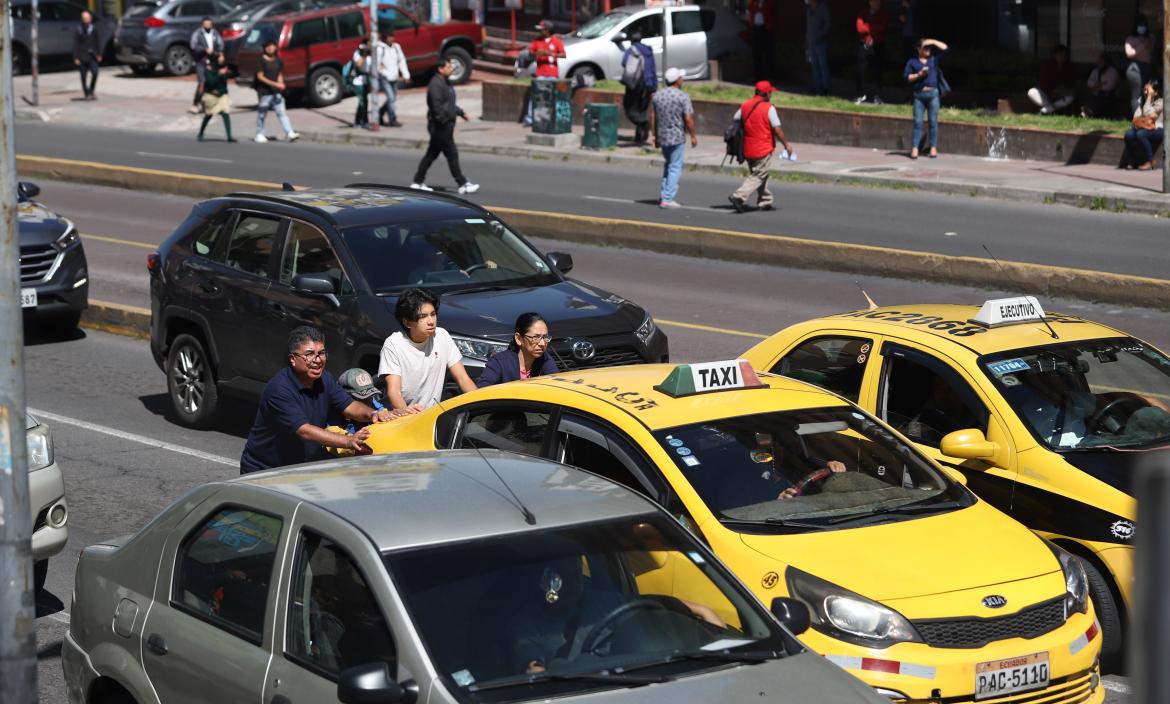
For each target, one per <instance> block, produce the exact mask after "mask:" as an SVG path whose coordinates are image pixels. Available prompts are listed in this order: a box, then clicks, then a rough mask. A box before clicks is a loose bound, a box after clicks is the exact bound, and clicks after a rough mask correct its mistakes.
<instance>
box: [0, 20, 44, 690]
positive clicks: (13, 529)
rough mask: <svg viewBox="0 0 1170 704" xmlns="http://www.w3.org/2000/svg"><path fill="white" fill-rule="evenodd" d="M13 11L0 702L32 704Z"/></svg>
mask: <svg viewBox="0 0 1170 704" xmlns="http://www.w3.org/2000/svg"><path fill="white" fill-rule="evenodd" d="M10 12H11V6H10V3H9V0H0V704H34V703H35V702H36V700H37V661H36V619H35V617H36V614H35V612H34V611H33V594H32V576H33V571H32V546H31V542H30V541H31V538H32V515H31V513H30V511H29V505H28V502H29V495H28V456H27V454H26V452H27V449H26V448H25V435H24V432H25V415H24V414H25V410H24V330H23V325H24V323H23V320H22V314H21V311H20V307H19V305H18V304H17V301H18V300H20V298H19V294H20V238H19V234H18V232H17V220H16V162H15V159H16V157H15V153H16V144H15V141H14V139H13V134H12V129H13V126H14V118H13V93H12V30H11V25H10V24H9V22H8V21H7V18H8V17H10V14H9V13H10ZM34 16H35V15H34ZM33 61H34V62H35V61H36V50H35V49H34V51H33ZM33 65H34V66H35V65H36V64H35V63H34V64H33Z"/></svg>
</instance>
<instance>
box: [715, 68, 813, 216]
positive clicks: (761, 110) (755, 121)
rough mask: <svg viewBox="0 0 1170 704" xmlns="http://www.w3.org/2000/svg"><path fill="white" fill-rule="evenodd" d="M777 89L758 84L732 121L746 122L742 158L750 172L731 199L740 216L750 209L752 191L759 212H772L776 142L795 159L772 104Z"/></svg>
mask: <svg viewBox="0 0 1170 704" xmlns="http://www.w3.org/2000/svg"><path fill="white" fill-rule="evenodd" d="M775 90H776V89H775V88H773V87H772V84H771V83H769V82H768V81H760V82H759V83H757V84H756V94H755V96H753V97H752V98H751V99H750V100H748V101H747V102H746V103H744V104H743V105H741V106H740V108H739V110H737V111H736V112H735V117H734V118H732V119H735V120H740V121H742V122H743V156H744V158H745V159H747V165H748V169H749V170H750V171H751V173H750V174H749V175H748V177H747V180H746V181H744V182H743V185H742V186H740V187H739V189H738V190H736V192H735V193H732V194H731V195H730V196H728V199H729V200H730V201H731V205H732V207H734V208H735V212H737V213H742V212H744V211H745V210H747V199H748V198H750V197H751V195H752V193H753V192H755V193H757V194H758V205H759V208H760V210H771V209H772V192H771V191H769V190H768V170H769V168H770V167H771V165H772V153H773V152H775V151H776V141H777V140H779V141H780V143H781V144H783V145H784V150H785V152H787V154H788V155H790V158H793V159H795V158H796V155H795V153H794V152H793V151H792V145H790V144H789V143H788V139H787V138H786V137H785V136H784V130H783V129H781V127H780V114H779V113H778V112H776V106H775V105H773V104H772V93H773V92H775Z"/></svg>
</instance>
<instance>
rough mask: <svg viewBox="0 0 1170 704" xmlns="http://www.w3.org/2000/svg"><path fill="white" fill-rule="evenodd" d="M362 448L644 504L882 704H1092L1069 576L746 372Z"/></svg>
mask: <svg viewBox="0 0 1170 704" xmlns="http://www.w3.org/2000/svg"><path fill="white" fill-rule="evenodd" d="M368 443H369V445H370V446H371V447H372V448H373V450H374V451H375V452H379V453H390V452H401V451H407V450H421V449H436V448H437V449H442V448H494V449H499V450H508V451H512V452H517V453H522V454H528V455H536V456H541V457H545V458H549V459H554V460H557V461H560V462H563V463H565V464H569V465H575V466H577V467H580V468H583V469H586V470H589V471H591V472H593V473H595V474H597V475H600V476H603V477H605V478H608V479H611V480H614V481H617V482H618V483H621V484H624V485H626V486H628V487H630V488H632V489H634V490H636V491H639V492H642V493H643V494H645V495H647V496H649V497H650V498H652V499H653V500H655V501H657V502H658V503H659V504H660V505H662V506H663V507H665V508H666V509H667V510H668V511H669V512H670V513H671V514H673V515H674V516H675V517H677V518H678V519H679V521H680V522H682V524H683V525H685V526H686V527H687V528H688V529H690V530H691V531H692V532H694V534H695V535H697V536H699V537H700V538H701V539H703V540H704V541H706V542H707V544H709V545H710V546H711V548H712V549H713V550H714V552H715V554H716V555H718V556H719V557H720V558H721V559H722V560H723V561H724V562H725V563H726V564H727V565H728V566H729V567H730V568H731V569H732V571H733V572H735V573H736V574H737V575H738V576H739V577H740V578H741V579H742V580H743V581H744V583H746V584H747V585H748V586H749V587H750V588H751V589H752V590H753V591H754V592H755V594H756V595H757V596H759V597H760V599H761V600H762V601H763V602H764V603H766V604H767V603H771V602H772V600H773V599H774V598H776V597H791V598H795V599H798V600H800V601H802V602H804V603H805V604H806V605H807V606H808V608H809V611H810V613H811V621H812V628H811V629H810V630H808V631H807V632H806V633H805V634H804V635H803V636H802V640H803V641H804V642H805V643H806V645H808V646H809V647H810V648H811V649H813V650H814V651H816V652H818V653H821V654H823V655H825V656H826V657H827V658H828V659H829V660H831V661H832V662H834V663H836V664H838V665H840V666H841V667H843V668H845V669H846V670H847V671H849V672H851V673H852V674H854V675H856V676H858V677H860V678H861V679H862V680H864V681H865V682H866V683H868V684H869V685H871V686H872V687H874V688H875V689H877V691H878V692H880V693H881V694H883V695H885V696H887V697H888V698H890V699H892V700H896V701H905V702H938V701H945V702H972V701H980V702H994V703H997V704H998V703H1005V704H1006V703H1007V702H1012V703H1017V702H1034V701H1037V702H1038V701H1043V702H1045V703H1046V704H1066V703H1071V702H1101V701H1103V700H1104V688H1103V687H1102V686H1101V683H1100V678H1099V671H1098V663H1097V659H1098V654H1099V651H1100V646H1101V638H1100V635H1099V632H1100V631H1099V625H1098V623H1097V621H1096V618H1095V615H1094V612H1093V609H1092V606H1091V604H1090V603H1089V599H1088V584H1087V580H1086V577H1085V573H1084V571H1083V570H1082V569H1081V563H1080V562H1079V561H1077V560H1076V559H1075V558H1074V557H1072V556H1071V555H1070V554H1069V553H1067V552H1065V551H1064V550H1061V549H1060V548H1057V547H1055V546H1054V545H1052V544H1051V543H1048V542H1046V541H1044V540H1042V539H1040V538H1039V537H1037V536H1036V535H1035V534H1034V533H1032V532H1031V531H1029V530H1028V529H1027V528H1025V527H1024V526H1022V525H1020V524H1019V523H1017V522H1016V521H1013V520H1011V519H1010V518H1008V517H1007V516H1004V515H1003V514H1002V513H1001V512H1000V511H998V510H997V509H995V508H994V507H992V506H991V505H989V504H988V503H986V502H984V501H981V500H979V499H978V498H977V497H976V496H974V495H973V494H972V493H971V492H969V491H968V490H967V489H966V488H965V487H964V486H963V485H962V483H961V482H960V481H956V479H955V477H954V476H952V475H951V474H949V473H948V472H946V471H944V470H942V469H941V468H940V467H939V466H938V465H936V464H934V463H933V462H931V461H930V460H929V458H927V457H925V456H924V455H923V454H922V453H920V452H918V451H917V450H915V449H914V448H913V446H912V445H910V444H909V443H907V442H906V441H905V440H904V439H903V438H901V437H900V436H898V435H897V434H896V433H894V432H893V431H891V430H890V428H889V427H888V426H887V425H885V424H884V423H882V422H880V421H878V420H877V419H875V418H874V417H873V416H872V415H870V414H868V413H865V412H864V411H862V410H861V409H859V408H858V407H857V406H855V405H854V404H851V403H849V402H847V401H845V400H843V399H841V398H840V397H838V396H836V395H833V394H831V393H827V392H825V391H823V390H821V389H818V388H816V387H814V386H812V385H809V384H805V383H802V382H798V381H794V380H791V379H785V378H783V377H780V376H776V375H770V374H757V373H756V372H755V371H754V370H753V369H752V367H751V366H750V365H749V364H747V362H745V361H743V360H731V361H726V362H707V363H702V364H690V365H679V366H670V365H639V366H631V367H615V368H609V369H594V370H588V371H581V372H566V373H561V374H556V375H550V376H542V377H539V378H536V379H531V380H528V381H520V382H513V383H509V384H502V385H499V386H493V387H488V388H485V389H480V390H478V391H475V392H473V393H469V394H465V395H463V396H459V397H456V398H453V399H450V400H448V401H444V402H442V403H441V404H440V405H438V406H435V407H433V408H431V409H429V410H427V411H425V412H423V413H420V414H418V415H415V416H410V417H408V418H403V419H400V420H397V421H395V422H393V423H387V424H380V425H376V426H373V427H372V428H371V435H370V438H369V440H368ZM955 474H956V475H957V473H955ZM958 476H961V475H958ZM500 500H501V501H509V500H511V498H510V497H509V496H508V494H507V493H506V491H504V490H503V489H501V493H500ZM450 511H451V516H452V518H454V519H457V518H458V515H459V507H458V506H452V507H451V508H450ZM682 598H686V597H685V595H684V596H683V597H682ZM693 600H694V601H697V602H699V603H704V601H703V598H702V595H696V598H695V599H693Z"/></svg>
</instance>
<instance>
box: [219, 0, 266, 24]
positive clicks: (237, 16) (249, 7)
mask: <svg viewBox="0 0 1170 704" xmlns="http://www.w3.org/2000/svg"><path fill="white" fill-rule="evenodd" d="M270 4H271V3H269V2H268V0H261V1H260V2H249V3H245V4H243V5H240V6H239V7H237V8H236V9H234V10H232V11H231V12H229V13H227V14H226V15H224V16H223V17H220V18H219V19H220V22H247V21H248V20H250V19H252V16H253V15H255V14H256V13H257V12H259V11H260V10H263V9H266V8H267V7H268V6H269V5H270Z"/></svg>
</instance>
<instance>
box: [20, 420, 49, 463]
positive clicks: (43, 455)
mask: <svg viewBox="0 0 1170 704" xmlns="http://www.w3.org/2000/svg"><path fill="white" fill-rule="evenodd" d="M25 438H26V440H25V442H26V443H27V444H28V471H30V472H31V471H33V470H36V469H42V468H44V467H48V466H49V465H51V464H53V436H52V435H50V434H49V426H47V425H44V424H42V425H38V426H37V427H35V428H32V429H31V430H29V431H28V432H27V433H25Z"/></svg>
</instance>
